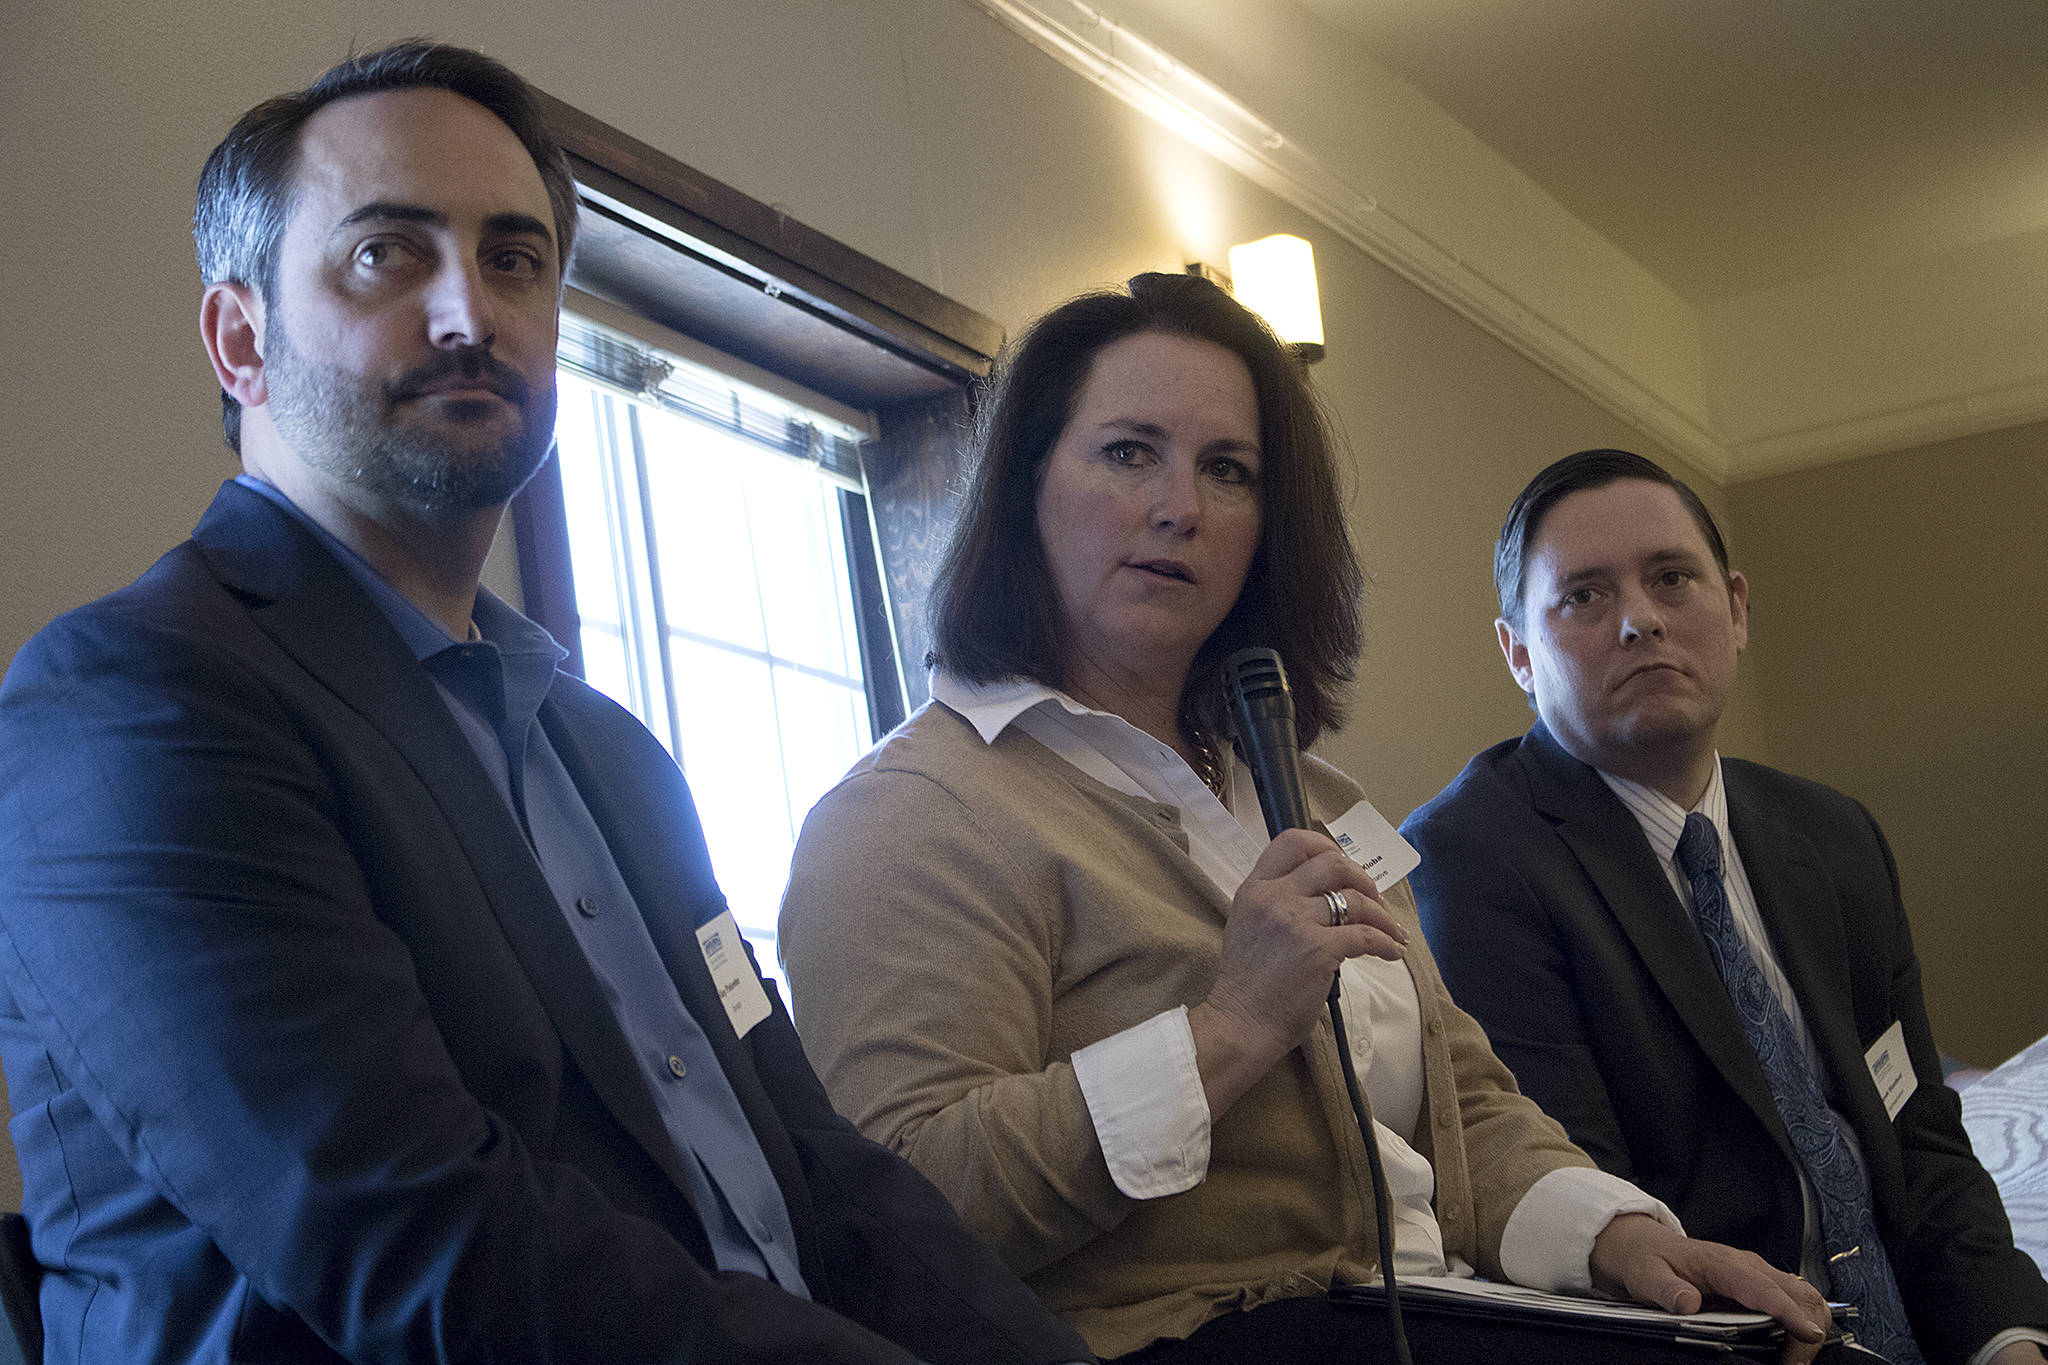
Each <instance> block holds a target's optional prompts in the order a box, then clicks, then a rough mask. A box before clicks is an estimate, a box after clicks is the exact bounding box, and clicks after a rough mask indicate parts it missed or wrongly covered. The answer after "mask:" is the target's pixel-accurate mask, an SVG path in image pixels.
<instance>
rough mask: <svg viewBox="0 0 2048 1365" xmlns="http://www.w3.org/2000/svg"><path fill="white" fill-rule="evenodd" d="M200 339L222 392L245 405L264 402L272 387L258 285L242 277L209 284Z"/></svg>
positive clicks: (202, 303) (201, 307)
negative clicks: (265, 371) (266, 365)
mask: <svg viewBox="0 0 2048 1365" xmlns="http://www.w3.org/2000/svg"><path fill="white" fill-rule="evenodd" d="M199 340H200V343H201V344H202V345H204V346H205V347H206V358H207V359H208V360H210V361H212V362H213V374H214V378H216V379H218V380H219V381H220V387H221V390H222V392H224V393H226V394H227V396H228V397H230V398H232V399H234V400H235V401H236V402H237V403H240V404H241V405H242V406H243V407H245V408H256V407H261V406H263V404H264V402H265V401H266V400H267V399H268V398H269V396H270V391H269V388H268V386H267V385H266V384H265V382H264V377H263V296H262V295H261V294H259V293H257V292H256V289H255V286H253V285H248V284H243V283H241V282H240V281H238V280H227V281H223V282H221V283H219V284H209V285H208V286H206V293H205V294H204V295H202V296H201V297H200V300H199Z"/></svg>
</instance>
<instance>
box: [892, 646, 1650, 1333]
mask: <svg viewBox="0 0 2048 1365" xmlns="http://www.w3.org/2000/svg"><path fill="white" fill-rule="evenodd" d="M932 696H933V697H934V698H936V699H937V700H938V701H940V702H942V703H944V704H945V705H946V706H948V707H950V708H952V709H953V710H954V711H957V712H959V713H960V715H961V716H963V717H964V718H965V719H966V720H967V721H968V723H969V724H971V725H972V726H974V728H975V731H976V733H978V734H979V735H980V736H981V738H982V741H983V742H984V743H994V742H995V739H996V737H997V736H998V735H1000V734H1001V733H1002V732H1003V731H1004V730H1006V729H1008V728H1009V727H1010V726H1012V725H1015V726H1016V727H1017V728H1018V729H1019V730H1021V731H1023V732H1024V733H1025V734H1027V735H1029V736H1031V738H1033V739H1035V740H1037V741H1038V742H1039V743H1041V744H1043V745H1045V746H1046V748H1048V749H1050V750H1052V752H1053V753H1055V754H1056V755H1058V756H1059V757H1060V758H1062V759H1064V760H1065V761H1067V762H1068V763H1071V764H1073V766H1075V767H1076V768H1079V769H1080V770H1081V771H1082V772H1085V773H1087V774H1088V775H1089V776H1090V777H1092V778H1094V779H1096V780H1097V781H1099V782H1101V783H1103V784H1104V785H1106V786H1109V787H1111V788H1114V789H1115V790H1117V791H1121V792H1124V793H1126V794H1128V795H1131V796H1138V797H1143V798H1145V799H1148V800H1152V801H1157V802H1160V803H1161V804H1163V805H1170V806H1174V807H1177V808H1178V809H1179V810H1180V813H1181V824H1182V828H1183V829H1184V830H1185V831H1186V832H1187V835H1188V852H1189V855H1190V856H1191V857H1192V858H1193V859H1194V861H1195V865H1196V866H1197V867H1199V868H1200V869H1201V870H1202V871H1203V872H1204V873H1205V874H1207V875H1208V877H1209V879H1210V880H1211V881H1213V882H1214V883H1215V884H1216V886H1217V887H1218V889H1219V890H1221V891H1222V893H1223V895H1224V896H1225V897H1226V898H1227V897H1230V896H1232V895H1234V894H1235V893H1236V891H1237V888H1238V887H1239V886H1241V885H1242V884H1243V883H1244V881H1245V879H1246V878H1247V877H1249V876H1250V875H1251V870H1252V865H1253V864H1254V863H1256V862H1257V861H1258V857H1259V854H1260V853H1261V852H1262V851H1263V850H1264V849H1265V846H1266V844H1267V843H1268V842H1269V840H1268V839H1267V836H1266V832H1265V821H1264V819H1263V817H1262V816H1261V815H1260V812H1259V803H1258V795H1257V792H1256V791H1255V790H1254V788H1253V785H1252V781H1251V774H1250V772H1249V770H1247V769H1246V768H1245V767H1244V765H1243V764H1242V763H1241V762H1237V761H1236V760H1235V758H1234V755H1233V756H1232V761H1231V763H1230V764H1229V765H1228V767H1227V770H1226V773H1225V780H1224V799H1222V800H1219V799H1218V798H1217V796H1216V795H1215V794H1214V793H1212V792H1211V791H1210V790H1209V788H1208V787H1207V785H1205V784H1204V783H1203V781H1202V779H1201V778H1200V777H1198V776H1197V775H1196V774H1195V772H1194V770H1193V769H1192V768H1190V767H1188V765H1187V763H1186V762H1185V761H1184V760H1183V759H1182V758H1181V757H1180V755H1179V754H1177V753H1175V752H1174V750H1173V748H1172V747H1171V746H1170V745H1166V744H1162V743H1160V742H1159V741H1158V740H1156V739H1154V738H1153V737H1152V736H1150V735H1148V734H1146V733H1145V732H1144V731H1142V730H1140V729H1138V728H1137V727H1136V726H1134V725H1132V724H1130V723H1129V722H1128V721H1126V720H1124V719H1123V718H1122V717H1120V716H1115V715H1111V714H1109V713H1108V712H1104V711H1095V710H1091V709H1089V708H1088V707H1086V706H1083V705H1082V704H1081V703H1079V702H1077V701H1075V700H1074V699H1073V698H1072V697H1069V696H1067V695H1065V694H1064V693H1062V692H1059V691H1056V690H1055V689H1053V688H1049V687H1046V686H1043V685H1042V684H1039V683H1031V682H1008V683H997V684H992V685H989V686H977V685H975V684H972V683H968V682H965V681H963V680H961V679H958V678H954V677H952V676H950V675H949V674H946V673H943V672H940V673H936V674H934V675H933V680H932ZM1226 802H1227V804H1226ZM1342 978H1343V1016H1344V1024H1345V1032H1346V1034H1347V1035H1348V1037H1347V1041H1348V1043H1349V1045H1350V1048H1351V1056H1352V1064H1353V1066H1354V1068H1355V1069H1356V1070H1357V1072H1358V1077H1359V1083H1360V1084H1361V1085H1362V1086H1363V1087H1364V1088H1365V1092H1366V1095H1367V1098H1368V1099H1369V1100H1370V1102H1371V1105H1372V1111H1373V1129H1374V1136H1375V1137H1376V1138H1377V1139H1378V1141H1379V1146H1380V1156H1381V1160H1382V1163H1383V1164H1384V1165H1385V1167H1386V1176H1387V1190H1388V1196H1389V1200H1390V1203H1391V1208H1390V1210H1389V1213H1390V1219H1391V1222H1392V1225H1393V1231H1394V1248H1395V1249H1394V1271H1395V1273H1396V1274H1397V1275H1399V1276H1401V1277H1403V1278H1415V1277H1426V1276H1440V1275H1461V1276H1462V1275H1471V1274H1472V1273H1473V1271H1472V1268H1471V1267H1470V1266H1468V1265H1466V1264H1464V1262H1462V1261H1447V1260H1446V1257H1445V1253H1444V1245H1443V1234H1442V1231H1441V1229H1440V1228H1439V1227H1438V1225H1437V1220H1436V1214H1435V1211H1434V1209H1433V1207H1432V1204H1433V1200H1434V1197H1435V1193H1436V1173H1435V1171H1434V1170H1433V1169H1432V1167H1431V1166H1430V1164H1429V1160H1428V1158H1426V1157H1424V1156H1423V1155H1422V1154H1421V1153H1420V1152H1418V1151H1416V1150H1415V1148H1414V1147H1413V1146H1412V1145H1411V1141H1412V1139H1413V1137H1414V1136H1415V1133H1416V1130H1417V1126H1418V1124H1419V1123H1420V1120H1421V1112H1422V1088H1423V1079H1422V1020H1421V1005H1420V1003H1419V1002H1418V1000H1417V998H1416V994H1415V983H1414V980H1413V978H1411V977H1410V976H1409V974H1408V969H1407V967H1406V966H1405V965H1403V964H1401V963H1399V962H1386V961H1383V960H1381V959H1379V958H1374V957H1365V958H1354V959H1352V960H1351V961H1348V962H1346V963H1345V964H1344V967H1343V970H1342ZM1073 1065H1074V1075H1075V1077H1076V1079H1077V1080H1078V1081H1079V1082H1080V1086H1081V1094H1082V1097H1083V1098H1084V1099H1085V1100H1086V1101H1087V1104H1088V1114H1089V1117H1090V1119H1091V1120H1092V1121H1093V1123H1094V1125H1095V1133H1096V1137H1097V1139H1098V1140H1099V1141H1100V1142H1101V1144H1102V1152H1103V1157H1104V1159H1105V1160H1106V1161H1107V1163H1108V1165H1109V1173H1110V1176H1111V1178H1112V1179H1113V1180H1114V1181H1115V1182H1116V1186H1117V1188H1118V1189H1120V1190H1122V1191H1123V1192H1124V1193H1125V1194H1127V1195H1129V1196H1131V1197H1132V1198H1134V1199H1157V1198H1161V1197H1163V1196H1166V1195H1170V1194H1178V1193H1180V1192H1181V1191H1183V1190H1187V1189H1192V1188H1193V1187H1194V1186H1196V1185H1198V1184H1200V1183H1201V1181H1202V1179H1203V1177H1204V1176H1206V1175H1207V1174H1208V1169H1209V1123H1210V1114H1209V1102H1208V1097H1207V1095H1206V1094H1205V1092H1204V1091H1203V1089H1202V1079H1201V1074H1200V1072H1199V1071H1198V1069H1197V1067H1196V1062H1195V1040H1194V1034H1193V1032H1192V1031H1191V1030H1190V1028H1189V1027H1188V1015H1187V1010H1186V1009H1185V1008H1184V1007H1183V1008H1177V1009H1173V1010H1168V1011H1166V1012H1165V1013H1162V1014H1158V1015H1155V1016H1153V1017H1152V1018H1151V1019H1148V1020H1146V1021H1145V1022H1144V1023H1141V1024H1137V1025H1134V1026H1133V1027H1131V1028H1128V1029H1125V1030H1124V1031H1122V1032H1121V1033H1116V1034H1112V1035H1110V1036H1109V1037H1107V1038H1104V1039H1102V1040H1101V1041H1100V1042H1097V1043H1095V1044H1093V1045H1091V1046H1089V1047H1086V1048H1083V1049H1081V1050H1080V1051H1079V1052H1077V1053H1075V1054H1074V1057H1073ZM1622 1213H1648V1214H1651V1215H1652V1216H1654V1217H1656V1218H1658V1219H1660V1220H1661V1221H1663V1222H1665V1223H1667V1224H1669V1225H1670V1226H1671V1227H1673V1228H1677V1227H1679V1222H1678V1219H1677V1217H1676V1216H1675V1215H1674V1214H1672V1212H1671V1211H1670V1210H1669V1209H1667V1208H1666V1207H1665V1206H1664V1205H1663V1204H1662V1203H1661V1202H1659V1201H1658V1200H1655V1199H1652V1198H1651V1197H1650V1196H1649V1195H1647V1194H1644V1193H1643V1192H1642V1191H1641V1190H1638V1189H1637V1188H1636V1187H1635V1186H1633V1185H1631V1184H1629V1183H1628V1182H1627V1181H1624V1180H1621V1179H1619V1178H1617V1177H1615V1176H1611V1175H1608V1174H1606V1173H1605V1172H1602V1171H1598V1170H1594V1169H1591V1168H1573V1169H1568V1170H1560V1171H1553V1172H1551V1173H1550V1174H1548V1175H1546V1176H1544V1177H1543V1178H1542V1179H1541V1180H1538V1181H1537V1182H1536V1184H1535V1185H1533V1186H1531V1187H1530V1189H1529V1191H1528V1193H1527V1194H1526V1195H1524V1196H1523V1198H1522V1201H1521V1203H1520V1204H1518V1205H1516V1207H1515V1211H1514V1213H1513V1214H1512V1215H1510V1217H1509V1219H1508V1223H1507V1227H1506V1228H1505V1230H1504V1231H1503V1233H1502V1237H1501V1265H1502V1268H1503V1269H1504V1270H1506V1272H1507V1274H1508V1277H1509V1278H1510V1279H1512V1280H1514V1281H1515V1282H1516V1283H1518V1284H1523V1285H1528V1286H1530V1287H1532V1288H1537V1289H1548V1290H1555V1291H1559V1292H1568V1293H1587V1292H1590V1291H1591V1288H1592V1277H1591V1274H1590V1271H1589V1269H1588V1266H1587V1261H1588V1258H1589V1257H1590V1255H1591V1253H1592V1248H1593V1239H1594V1238H1595V1237H1597V1236H1598V1235H1599V1234H1600V1232H1601V1230H1602V1229H1604V1228H1605V1227H1606V1226H1607V1224H1608V1223H1609V1222H1610V1221H1611V1220H1612V1219H1613V1218H1614V1217H1615V1216H1616V1215H1617V1214H1622Z"/></svg>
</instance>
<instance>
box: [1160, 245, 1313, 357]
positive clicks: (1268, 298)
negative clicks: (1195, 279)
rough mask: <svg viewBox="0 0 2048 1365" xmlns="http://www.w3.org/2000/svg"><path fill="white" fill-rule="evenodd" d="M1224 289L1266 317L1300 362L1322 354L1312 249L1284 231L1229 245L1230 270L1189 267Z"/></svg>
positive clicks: (1191, 272)
mask: <svg viewBox="0 0 2048 1365" xmlns="http://www.w3.org/2000/svg"><path fill="white" fill-rule="evenodd" d="M1188 272H1189V273H1190V274H1194V275H1201V276H1204V277H1206V278H1207V279H1209V280H1211V281H1212V282H1214V283H1216V284H1219V285H1221V286H1223V287H1224V288H1225V289H1227V290H1229V291H1230V292H1231V294H1232V295H1233V296H1235V298H1236V299H1237V301H1238V302H1239V303H1241V304H1243V305H1244V306H1245V307H1247V308H1249V309H1251V310H1252V311H1253V312H1254V313H1257V314H1258V315H1259V316H1260V317H1262V318H1264V319H1265V320H1266V325H1267V326H1268V327H1271V328H1272V329H1273V332H1274V334H1275V335H1277V336H1278V337H1279V338H1280V339H1281V340H1282V341H1284V342H1286V343H1287V344H1288V345H1289V346H1291V347H1292V348H1293V349H1294V353H1295V354H1296V355H1297V356H1299V357H1300V358H1301V361H1302V363H1303V364H1304V365H1313V364H1315V363H1316V362H1317V361H1318V360H1321V359H1322V358H1323V306H1322V301H1321V299H1320V298H1319V297H1318V296H1317V293H1316V261H1315V251H1314V248H1312V247H1310V246H1309V244H1308V243H1307V242H1305V241H1303V240H1302V239H1301V238H1299V237H1292V236H1288V235H1286V234H1284V233H1281V234H1276V235H1275V236H1272V237H1262V238H1260V239H1259V240H1258V241H1256V242H1244V243H1240V244H1239V245H1237V246H1234V247H1232V248H1230V273H1229V274H1228V275H1225V274H1224V273H1223V272H1222V271H1220V270H1217V269H1216V268H1215V267H1213V266H1206V265H1191V266H1189V267H1188Z"/></svg>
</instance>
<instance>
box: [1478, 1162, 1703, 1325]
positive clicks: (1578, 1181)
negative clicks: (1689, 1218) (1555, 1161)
mask: <svg viewBox="0 0 2048 1365" xmlns="http://www.w3.org/2000/svg"><path fill="white" fill-rule="evenodd" d="M1624 1213H1647V1214H1649V1215H1650V1216H1651V1217H1652V1218H1655V1219H1656V1220H1657V1221H1658V1222H1660V1223H1662V1224H1664V1225H1665V1226H1666V1227H1668V1228H1671V1229H1673V1230H1675V1231H1676V1232H1678V1233H1679V1234H1680V1235H1683V1234H1684V1232H1685V1227H1684V1225H1683V1224H1681V1223H1680V1222H1679V1221H1678V1215H1677V1214H1675V1213H1673V1212H1672V1211H1671V1210H1670V1209H1668V1208H1666V1207H1665V1206H1664V1203H1663V1201H1662V1200H1658V1199H1652V1198H1651V1197H1650V1196H1649V1195H1647V1194H1644V1193H1643V1192H1642V1191H1641V1190H1639V1189H1637V1188H1636V1187H1635V1186H1633V1185H1631V1184H1629V1183H1628V1182H1627V1181H1626V1180H1623V1179H1622V1178H1621V1177H1620V1176H1618V1175H1609V1174H1608V1173H1607V1172H1605V1171H1602V1170H1598V1169H1596V1168H1594V1167H1591V1166H1568V1167H1566V1168H1564V1169H1563V1170H1557V1171H1552V1172H1550V1174H1548V1175H1546V1176H1544V1177H1543V1178H1542V1179H1541V1180H1538V1181H1537V1182H1536V1183H1535V1184H1533V1185H1531V1186H1530V1187H1529V1192H1528V1193H1527V1194H1525V1195H1523V1196H1522V1202H1521V1203H1519V1204H1517V1205H1515V1211H1514V1212H1513V1213H1511V1214H1509V1215H1508V1225H1507V1227H1505V1228H1504V1229H1502V1230H1501V1236H1500V1268H1501V1270H1502V1272H1503V1273H1504V1274H1506V1275H1507V1277H1508V1278H1509V1279H1510V1280H1512V1281H1514V1282H1515V1283H1516V1284H1520V1285H1527V1286H1528V1287H1529V1288H1531V1289H1542V1290H1547V1291H1549V1292H1550V1293H1553V1294H1579V1295H1588V1294H1591V1293H1592V1292H1593V1271H1592V1266H1591V1261H1592V1259H1593V1239H1594V1238H1596V1237H1598V1236H1599V1235H1600V1234H1601V1233H1602V1232H1603V1231H1605V1230H1606V1228H1607V1225H1608V1224H1609V1223H1611V1222H1613V1221H1614V1219H1615V1218H1616V1217H1617V1216H1619V1215H1621V1214H1624Z"/></svg>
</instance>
